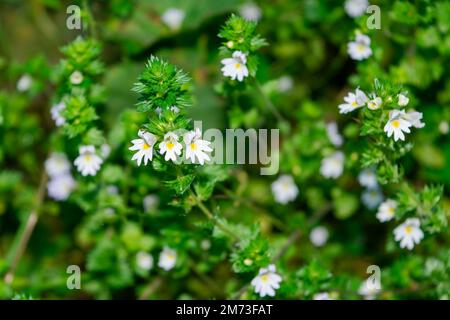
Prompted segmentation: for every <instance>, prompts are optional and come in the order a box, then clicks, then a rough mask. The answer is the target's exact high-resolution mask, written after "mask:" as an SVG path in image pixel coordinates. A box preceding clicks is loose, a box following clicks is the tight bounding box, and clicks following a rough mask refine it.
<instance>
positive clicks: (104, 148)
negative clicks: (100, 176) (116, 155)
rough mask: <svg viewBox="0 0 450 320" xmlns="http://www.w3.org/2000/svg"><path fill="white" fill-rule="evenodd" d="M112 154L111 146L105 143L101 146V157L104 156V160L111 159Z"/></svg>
mask: <svg viewBox="0 0 450 320" xmlns="http://www.w3.org/2000/svg"><path fill="white" fill-rule="evenodd" d="M110 154H111V147H110V146H109V144H107V143H104V144H102V145H101V146H100V155H101V156H102V158H103V159H106V158H108V157H109V155H110Z"/></svg>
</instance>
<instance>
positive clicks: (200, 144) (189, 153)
mask: <svg viewBox="0 0 450 320" xmlns="http://www.w3.org/2000/svg"><path fill="white" fill-rule="evenodd" d="M201 137H202V133H201V132H200V129H199V128H195V130H193V131H189V132H187V133H185V134H184V137H183V141H184V143H185V144H186V149H185V157H186V159H190V160H191V162H192V163H196V160H195V159H197V160H198V163H200V164H201V165H203V164H204V163H205V161H210V160H211V159H210V158H209V155H208V153H210V152H212V151H213V149H212V148H211V147H210V145H211V142H209V141H206V140H202V139H201Z"/></svg>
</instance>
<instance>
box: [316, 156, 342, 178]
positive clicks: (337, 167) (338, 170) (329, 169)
mask: <svg viewBox="0 0 450 320" xmlns="http://www.w3.org/2000/svg"><path fill="white" fill-rule="evenodd" d="M343 171H344V154H343V153H342V152H341V151H336V152H335V153H333V154H331V155H329V156H328V157H325V158H323V159H322V163H321V166H320V173H321V174H322V175H323V176H324V177H325V178H332V179H336V178H338V177H339V176H340V175H341V174H342V172H343Z"/></svg>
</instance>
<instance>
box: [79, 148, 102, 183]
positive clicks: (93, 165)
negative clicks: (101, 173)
mask: <svg viewBox="0 0 450 320" xmlns="http://www.w3.org/2000/svg"><path fill="white" fill-rule="evenodd" d="M74 163H75V165H76V166H77V169H78V171H79V172H81V174H82V175H83V176H95V175H96V174H97V171H98V170H100V166H101V164H102V163H103V160H102V158H100V157H99V156H98V155H97V154H96V153H95V147H94V146H92V145H88V146H81V147H80V155H79V156H78V157H77V158H76V159H75V162H74Z"/></svg>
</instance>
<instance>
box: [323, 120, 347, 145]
mask: <svg viewBox="0 0 450 320" xmlns="http://www.w3.org/2000/svg"><path fill="white" fill-rule="evenodd" d="M326 128H327V135H328V139H330V142H331V143H332V144H333V145H334V146H335V147H340V146H341V145H342V143H343V142H344V139H343V138H342V136H341V135H340V134H339V130H338V126H337V123H336V122H330V123H327V127H326Z"/></svg>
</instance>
